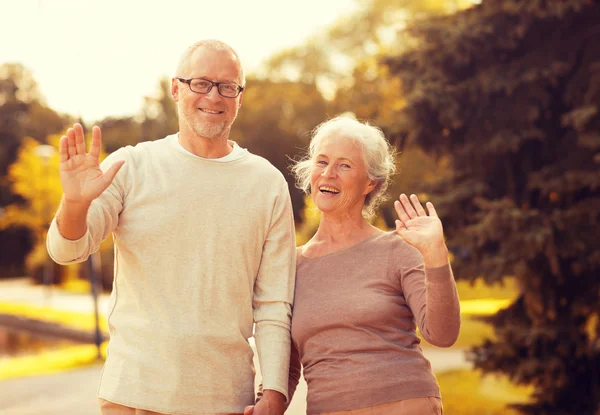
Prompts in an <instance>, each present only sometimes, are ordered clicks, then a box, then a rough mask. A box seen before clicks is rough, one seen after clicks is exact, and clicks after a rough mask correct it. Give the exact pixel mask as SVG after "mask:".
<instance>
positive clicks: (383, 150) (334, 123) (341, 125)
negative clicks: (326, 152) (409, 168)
mask: <svg viewBox="0 0 600 415" xmlns="http://www.w3.org/2000/svg"><path fill="white" fill-rule="evenodd" d="M331 134H339V135H341V136H344V137H347V138H350V139H352V140H354V141H356V143H357V144H358V145H359V147H360V148H361V150H362V154H363V157H364V161H365V166H366V169H367V176H368V177H369V179H370V180H375V181H376V182H377V185H376V186H375V188H374V189H373V190H372V191H371V193H369V194H368V195H367V197H366V198H365V206H364V208H363V214H364V215H365V216H367V217H371V216H373V214H374V213H375V211H376V210H377V207H378V206H379V205H380V204H381V202H383V201H384V200H385V199H386V196H385V191H386V190H387V188H388V186H389V184H390V182H391V176H392V175H393V174H394V173H395V172H396V156H395V151H394V149H393V148H392V146H391V145H390V144H389V142H388V141H387V140H386V138H385V135H384V134H383V131H381V129H380V128H378V127H375V126H373V125H370V124H369V123H368V122H367V121H364V122H361V121H358V120H356V119H355V118H351V117H349V116H346V115H342V116H338V117H335V118H332V119H330V120H328V121H325V122H323V123H321V124H319V125H318V126H317V127H316V128H315V129H314V130H313V133H312V138H311V140H310V144H309V147H308V153H307V154H306V155H305V156H304V157H303V158H302V159H301V160H299V161H297V162H296V163H295V164H294V165H293V166H292V171H293V172H294V174H295V176H296V187H298V188H299V189H301V190H303V191H304V192H305V193H307V194H310V179H311V170H312V167H313V166H314V157H315V156H316V154H315V153H316V151H317V148H318V146H319V143H320V142H321V140H322V139H323V138H325V137H326V136H328V135H331Z"/></svg>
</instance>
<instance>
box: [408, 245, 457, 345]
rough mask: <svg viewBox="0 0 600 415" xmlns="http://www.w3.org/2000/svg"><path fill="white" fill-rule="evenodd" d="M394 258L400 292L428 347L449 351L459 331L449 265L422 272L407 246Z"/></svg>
mask: <svg viewBox="0 0 600 415" xmlns="http://www.w3.org/2000/svg"><path fill="white" fill-rule="evenodd" d="M405 248H409V249H402V250H401V252H400V254H399V255H398V256H397V257H396V261H397V264H398V265H399V267H400V270H401V271H400V272H401V282H402V290H403V292H404V296H405V298H406V302H407V303H408V306H409V307H410V309H411V311H412V313H413V315H414V317H415V321H416V324H417V326H418V327H419V331H420V332H421V334H422V335H423V337H424V338H425V340H427V341H428V342H429V343H431V344H433V345H434V346H438V347H450V346H452V345H453V344H454V342H456V339H457V338H458V334H459V331H460V302H459V300H458V292H457V291H456V283H455V282H454V276H453V274H452V268H451V267H450V264H449V263H448V264H447V265H444V266H442V267H438V268H427V269H425V267H424V263H423V257H422V256H421V254H420V253H419V251H417V249H415V248H413V247H411V246H406V245H405Z"/></svg>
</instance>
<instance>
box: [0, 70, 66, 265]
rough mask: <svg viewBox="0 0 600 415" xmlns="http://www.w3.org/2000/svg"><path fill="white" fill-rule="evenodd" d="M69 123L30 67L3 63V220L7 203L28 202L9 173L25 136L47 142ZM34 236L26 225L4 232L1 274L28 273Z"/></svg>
mask: <svg viewBox="0 0 600 415" xmlns="http://www.w3.org/2000/svg"><path fill="white" fill-rule="evenodd" d="M69 122H70V119H69V117H67V116H64V115H60V114H57V113H56V112H55V111H53V110H52V109H50V108H48V107H47V106H46V104H45V101H44V98H43V97H42V96H41V94H40V92H39V88H38V85H37V82H36V81H35V79H34V78H33V75H32V74H31V72H30V71H29V70H28V69H27V68H25V67H24V66H23V65H20V64H16V63H7V64H3V65H0V220H2V217H3V216H4V215H5V214H6V206H7V205H11V204H19V203H23V202H24V201H23V199H22V198H21V197H20V195H19V194H17V193H15V192H13V191H12V190H11V183H10V181H9V180H8V176H7V174H8V168H9V165H10V164H11V163H13V162H14V161H15V159H16V157H17V152H18V149H19V146H20V145H21V144H22V142H23V140H24V137H33V138H35V139H37V140H38V141H40V142H44V140H45V139H46V137H47V136H49V135H51V134H54V133H57V132H59V131H61V130H62V129H63V128H64V127H65V126H66V125H67V124H68V123H69ZM34 238H35V236H34V235H32V234H31V233H30V232H29V230H28V229H26V228H24V227H11V228H8V229H4V230H1V231H0V246H2V249H1V250H0V276H15V275H20V274H22V273H23V272H24V268H23V267H24V260H25V256H26V255H27V253H28V252H29V251H30V250H31V248H32V245H33V244H34Z"/></svg>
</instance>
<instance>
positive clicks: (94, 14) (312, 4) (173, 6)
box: [0, 0, 356, 121]
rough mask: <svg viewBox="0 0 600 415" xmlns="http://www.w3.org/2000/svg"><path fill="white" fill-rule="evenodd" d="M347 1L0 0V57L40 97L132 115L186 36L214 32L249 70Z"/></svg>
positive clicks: (98, 114)
mask: <svg viewBox="0 0 600 415" xmlns="http://www.w3.org/2000/svg"><path fill="white" fill-rule="evenodd" d="M355 7H356V3H355V1H354V0H295V1H291V0H214V1H206V0H144V1H142V0H0V16H2V22H1V24H0V39H2V40H0V65H1V64H3V63H6V62H19V63H22V64H24V65H25V66H26V67H27V68H28V69H29V70H31V71H32V72H33V76H34V78H35V79H36V81H37V82H38V84H39V86H40V90H41V92H42V94H43V95H44V97H45V98H46V101H47V103H48V105H49V106H50V107H51V108H52V109H54V110H56V111H58V112H63V113H68V114H71V115H74V116H80V115H81V116H82V117H83V118H84V119H85V120H86V121H92V120H98V119H101V118H103V117H106V116H109V115H111V116H121V115H132V114H135V113H136V112H137V111H138V110H139V109H140V107H141V105H142V102H143V97H144V96H148V95H152V94H154V93H155V92H156V90H157V85H158V79H159V78H160V77H161V76H168V77H171V76H172V75H173V71H174V68H175V65H176V64H177V61H178V59H179V56H180V55H181V53H182V52H183V50H184V49H185V48H186V47H187V46H188V45H189V44H191V43H194V42H195V41H197V40H200V39H204V38H216V39H220V40H223V41H225V42H227V43H229V44H230V45H231V46H233V47H234V49H236V50H237V52H238V53H239V55H240V57H241V59H242V62H243V63H244V65H245V67H246V71H247V73H249V72H252V71H253V70H256V69H257V68H258V66H259V65H260V64H261V63H262V62H263V61H264V60H266V59H267V58H269V57H270V56H271V55H273V54H274V53H275V52H277V51H279V50H282V49H285V48H287V47H291V46H295V45H298V44H301V43H302V42H303V41H304V40H306V39H307V38H308V37H309V36H310V35H312V34H313V33H315V32H316V31H319V30H321V29H324V28H326V27H327V26H328V25H329V24H331V23H332V22H333V21H334V20H335V19H336V18H337V17H338V16H340V15H344V14H347V13H348V12H350V11H352V10H353V9H354V8H355Z"/></svg>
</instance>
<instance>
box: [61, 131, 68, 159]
mask: <svg viewBox="0 0 600 415" xmlns="http://www.w3.org/2000/svg"><path fill="white" fill-rule="evenodd" d="M58 154H59V156H60V162H61V163H64V162H65V161H67V160H69V139H68V138H67V136H66V135H63V136H62V137H61V138H60V145H59V146H58Z"/></svg>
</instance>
